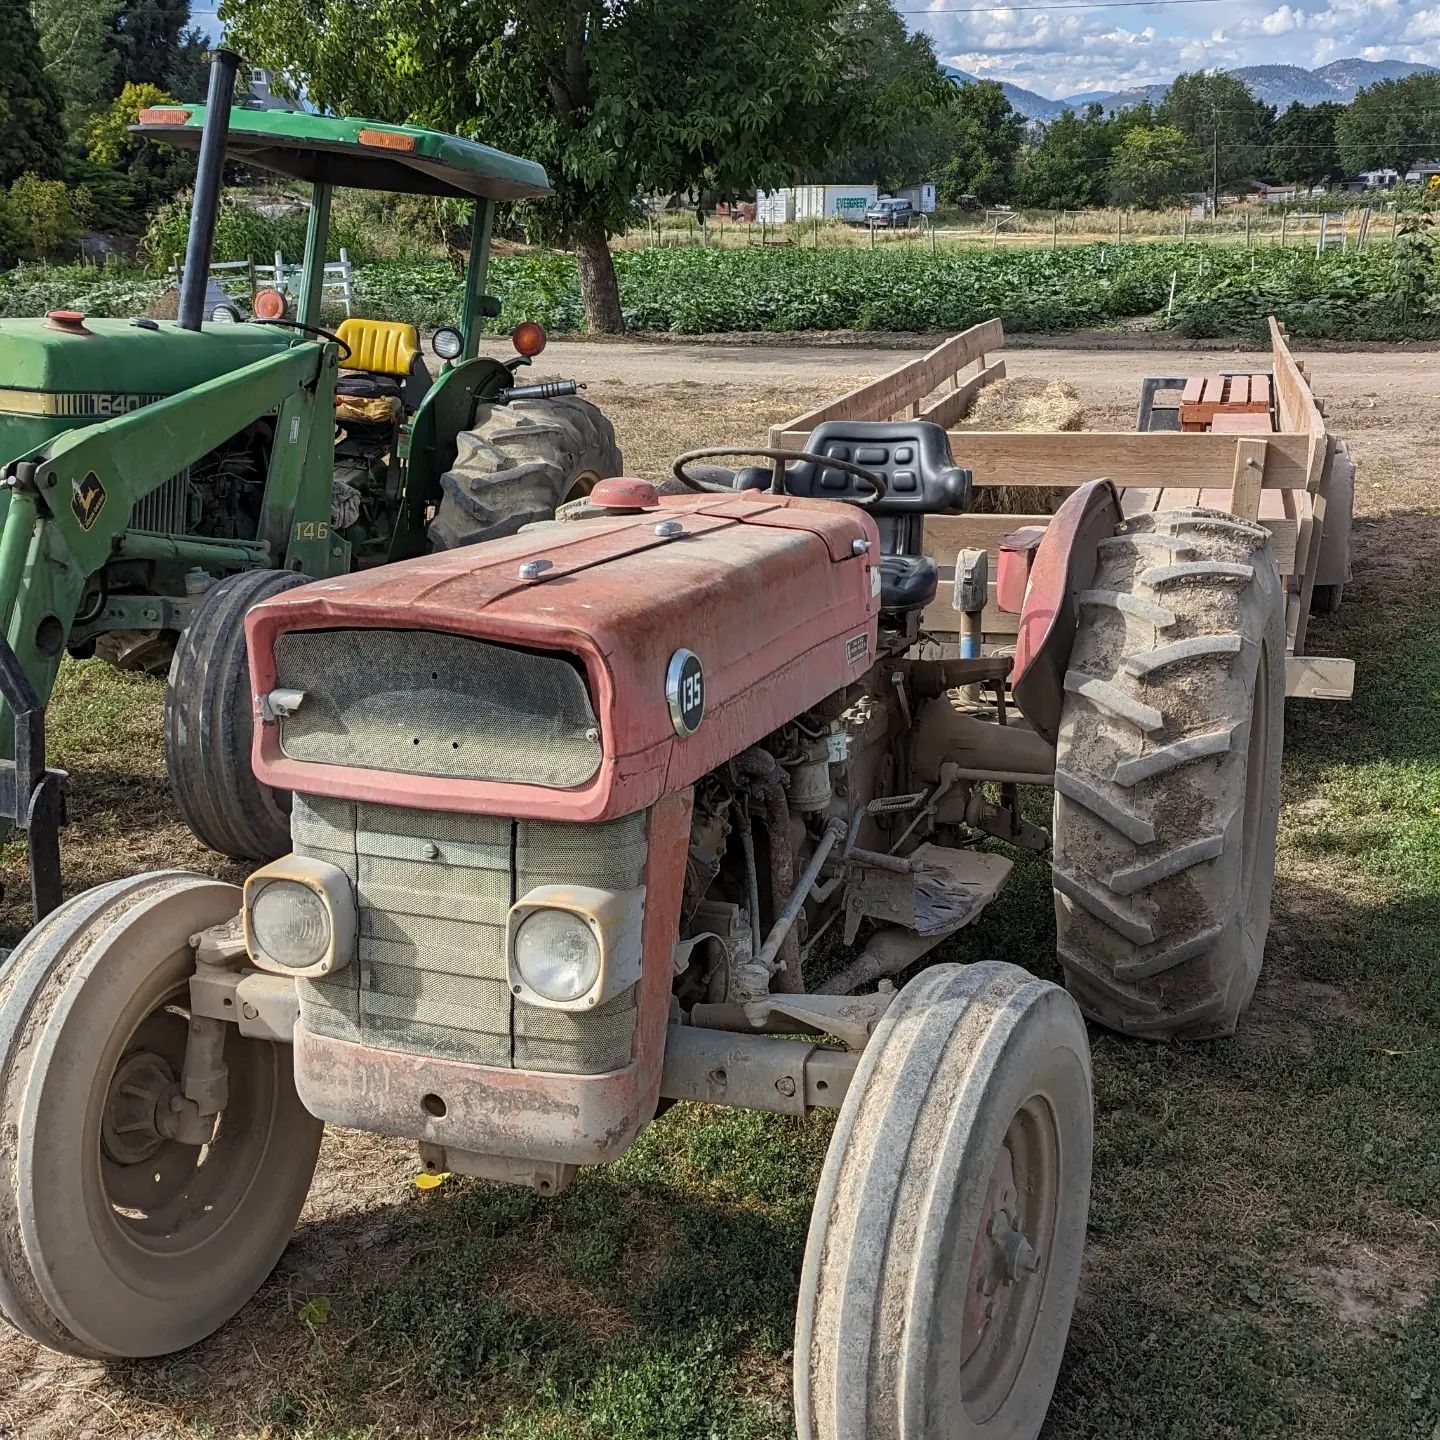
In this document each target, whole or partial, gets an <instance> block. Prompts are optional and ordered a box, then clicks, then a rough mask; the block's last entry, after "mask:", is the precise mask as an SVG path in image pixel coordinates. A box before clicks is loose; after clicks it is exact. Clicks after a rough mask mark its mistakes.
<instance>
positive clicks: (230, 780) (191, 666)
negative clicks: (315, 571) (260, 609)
mask: <svg viewBox="0 0 1440 1440" xmlns="http://www.w3.org/2000/svg"><path fill="white" fill-rule="evenodd" d="M308 580H309V577H308V576H306V575H297V574H295V573H294V571H291V570H247V571H245V572H244V573H243V574H241V575H231V576H230V577H229V578H228V579H225V580H222V581H220V583H219V584H218V585H214V586H212V587H211V588H210V589H209V590H207V591H206V592H205V596H204V598H203V599H202V600H201V602H200V604H199V605H198V606H197V607H196V610H195V615H194V617H193V619H192V620H191V622H190V626H189V628H188V629H187V630H186V631H185V634H184V635H183V636H182V637H181V640H180V644H179V646H178V647H177V648H176V651H175V659H174V661H173V662H172V664H171V666H170V682H169V684H168V686H167V687H166V690H165V763H166V766H167V767H168V769H169V771H170V789H171V791H172V792H173V794H174V796H175V804H176V807H177V808H178V809H179V811H180V818H181V819H182V820H184V822H185V823H186V824H187V825H188V826H189V827H190V829H191V830H193V831H194V832H195V836H196V838H197V839H199V840H200V841H201V842H202V843H203V844H205V845H208V846H209V847H210V848H211V849H212V850H218V851H219V852H220V853H221V854H222V855H228V856H229V857H230V858H231V859H232V860H246V861H260V862H264V861H268V860H274V859H276V858H278V857H279V856H281V855H284V854H285V853H286V852H287V851H288V850H289V849H290V794H289V792H288V791H281V790H273V789H271V787H270V786H268V785H262V784H261V783H260V781H258V780H257V779H256V778H255V772H254V770H253V769H252V768H251V765H250V744H251V740H252V738H253V736H254V733H255V716H254V706H253V704H252V702H251V697H250V656H249V652H248V650H247V649H246V647H245V615H246V613H247V612H248V611H249V610H250V608H251V606H253V605H258V604H259V603H260V602H261V601H262V600H268V599H269V598H270V597H271V596H272V595H279V594H281V593H283V592H284V591H286V590H293V589H294V588H295V587H296V586H297V585H304V584H306V583H307V582H308Z"/></svg>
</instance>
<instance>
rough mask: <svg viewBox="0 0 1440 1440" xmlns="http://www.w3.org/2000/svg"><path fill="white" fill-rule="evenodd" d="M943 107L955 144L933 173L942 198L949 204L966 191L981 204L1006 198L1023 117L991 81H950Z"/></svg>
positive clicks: (1022, 131) (1012, 181) (1009, 191)
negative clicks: (950, 152) (946, 99)
mask: <svg viewBox="0 0 1440 1440" xmlns="http://www.w3.org/2000/svg"><path fill="white" fill-rule="evenodd" d="M946 108H947V111H948V119H949V123H950V127H951V133H952V137H953V138H952V142H951V143H952V145H953V147H954V148H953V152H952V154H951V156H950V158H949V159H948V160H947V161H946V162H945V163H944V164H943V165H942V166H941V167H940V173H939V175H938V177H937V187H938V192H939V197H940V199H941V200H942V201H943V202H944V203H945V204H947V205H953V204H955V203H957V202H958V201H959V200H960V199H961V197H962V196H965V195H973V196H974V197H975V198H976V199H977V200H979V201H980V202H981V204H983V205H992V204H995V203H997V202H999V201H1003V200H1008V199H1009V198H1010V194H1011V190H1012V188H1013V187H1014V183H1015V161H1016V158H1017V157H1018V155H1019V153H1020V141H1021V139H1022V138H1023V137H1024V134H1025V117H1024V116H1023V115H1017V114H1016V113H1015V111H1014V110H1013V109H1012V108H1011V106H1010V102H1009V101H1008V100H1007V99H1006V98H1005V92H1004V91H1003V90H1002V89H1001V88H1000V87H999V85H997V84H996V83H995V82H994V81H993V80H980V81H976V82H974V83H967V84H963V85H952V86H951V89H950V96H949V104H948V106H947V107H946Z"/></svg>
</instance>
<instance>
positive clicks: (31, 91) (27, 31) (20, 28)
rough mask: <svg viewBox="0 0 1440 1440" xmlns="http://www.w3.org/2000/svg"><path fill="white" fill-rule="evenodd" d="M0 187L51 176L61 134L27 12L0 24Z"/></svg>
mask: <svg viewBox="0 0 1440 1440" xmlns="http://www.w3.org/2000/svg"><path fill="white" fill-rule="evenodd" d="M0 75H3V76H4V84H3V86H0V185H8V184H9V183H10V182H11V181H12V180H14V179H15V178H16V177H17V176H19V175H23V174H24V173H25V172H26V171H34V172H36V173H37V174H41V175H53V174H54V173H55V169H56V166H57V164H58V162H59V159H60V153H61V148H62V147H63V145H64V143H65V134H64V131H63V130H62V129H61V125H60V109H61V107H60V96H59V94H58V93H57V91H56V89H55V86H54V85H53V84H52V83H51V82H50V78H49V77H48V76H47V75H46V74H45V61H44V55H43V53H42V52H41V49H40V39H39V36H38V35H37V34H36V33H35V25H34V22H33V21H32V20H31V18H30V11H29V10H28V9H27V8H26V7H25V6H24V5H20V6H17V7H15V8H14V9H13V10H12V11H11V12H10V15H9V18H8V19H6V20H5V21H4V22H0Z"/></svg>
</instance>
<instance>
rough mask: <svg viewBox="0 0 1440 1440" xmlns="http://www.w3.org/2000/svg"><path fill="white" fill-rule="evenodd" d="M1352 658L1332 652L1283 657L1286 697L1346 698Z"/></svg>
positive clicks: (1352, 677)
mask: <svg viewBox="0 0 1440 1440" xmlns="http://www.w3.org/2000/svg"><path fill="white" fill-rule="evenodd" d="M1354 694H1355V662H1354V661H1353V660H1343V659H1341V658H1340V657H1339V656H1334V655H1292V656H1290V657H1289V658H1288V659H1287V660H1286V661H1285V698H1286V699H1287V700H1349V699H1350V698H1351V697H1352V696H1353V695H1354Z"/></svg>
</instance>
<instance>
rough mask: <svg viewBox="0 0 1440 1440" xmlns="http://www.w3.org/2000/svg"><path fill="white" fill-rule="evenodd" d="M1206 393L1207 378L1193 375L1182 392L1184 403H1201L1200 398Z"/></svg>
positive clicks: (1181, 397)
mask: <svg viewBox="0 0 1440 1440" xmlns="http://www.w3.org/2000/svg"><path fill="white" fill-rule="evenodd" d="M1204 393H1205V377H1204V376H1203V375H1192V376H1191V377H1190V378H1189V379H1188V380H1187V381H1186V382H1185V388H1184V390H1182V391H1181V392H1180V399H1181V401H1182V402H1184V401H1189V402H1190V403H1191V404H1192V405H1198V404H1199V403H1200V397H1201V396H1202V395H1203V394H1204Z"/></svg>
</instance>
